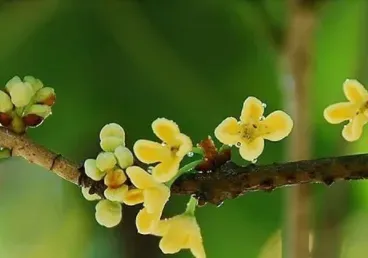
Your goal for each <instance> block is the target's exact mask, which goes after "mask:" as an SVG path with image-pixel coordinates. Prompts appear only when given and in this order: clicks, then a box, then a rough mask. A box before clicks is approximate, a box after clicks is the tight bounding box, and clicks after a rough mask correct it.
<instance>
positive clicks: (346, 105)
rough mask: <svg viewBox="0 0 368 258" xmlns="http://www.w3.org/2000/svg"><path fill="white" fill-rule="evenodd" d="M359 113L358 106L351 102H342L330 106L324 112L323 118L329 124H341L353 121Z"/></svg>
mask: <svg viewBox="0 0 368 258" xmlns="http://www.w3.org/2000/svg"><path fill="white" fill-rule="evenodd" d="M357 111H358V107H357V105H355V104H353V103H350V102H340V103H336V104H332V105H330V106H328V107H327V108H326V109H325V110H324V112H323V116H324V117H325V119H326V120H327V122H329V123H331V124H339V123H341V122H343V121H346V120H349V119H351V118H352V117H353V116H354V115H355V113H356V112H357Z"/></svg>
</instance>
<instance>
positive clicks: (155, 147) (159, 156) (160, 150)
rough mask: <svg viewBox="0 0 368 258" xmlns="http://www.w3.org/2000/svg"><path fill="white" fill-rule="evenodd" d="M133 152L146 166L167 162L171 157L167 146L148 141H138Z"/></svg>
mask: <svg viewBox="0 0 368 258" xmlns="http://www.w3.org/2000/svg"><path fill="white" fill-rule="evenodd" d="M133 150H134V153H135V155H136V156H137V158H138V159H139V160H140V161H142V162H144V163H146V164H151V163H155V162H161V161H164V160H167V159H168V158H169V157H170V155H171V152H170V150H169V149H168V148H167V147H166V146H162V145H161V144H160V143H157V142H153V141H148V140H138V141H136V143H135V144H134V146H133Z"/></svg>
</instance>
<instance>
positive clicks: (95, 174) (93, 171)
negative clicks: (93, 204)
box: [84, 159, 106, 181]
mask: <svg viewBox="0 0 368 258" xmlns="http://www.w3.org/2000/svg"><path fill="white" fill-rule="evenodd" d="M84 172H85V173H86V175H87V176H88V177H89V178H91V179H93V180H94V181H100V180H101V179H102V178H103V177H104V176H105V174H106V172H103V171H101V170H99V169H98V168H97V166H96V160H95V159H87V160H86V161H85V162H84Z"/></svg>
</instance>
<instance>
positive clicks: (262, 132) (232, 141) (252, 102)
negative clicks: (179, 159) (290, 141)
mask: <svg viewBox="0 0 368 258" xmlns="http://www.w3.org/2000/svg"><path fill="white" fill-rule="evenodd" d="M263 113H264V106H263V104H262V102H261V101H260V100H258V99H257V98H255V97H248V98H247V99H246V100H245V101H244V104H243V109H242V112H241V115H240V121H239V122H238V121H237V119H236V118H234V117H228V118H226V119H225V120H224V121H222V122H221V124H220V125H218V126H217V128H216V129H215V136H216V138H217V139H218V140H219V141H220V142H222V143H223V144H227V145H235V146H237V147H238V148H239V151H240V155H241V156H242V158H243V159H245V160H249V161H252V160H254V159H257V158H258V157H259V156H260V155H261V153H262V152H263V149H264V140H265V139H266V140H269V141H280V140H282V139H283V138H285V137H286V136H288V135H289V134H290V132H291V130H292V128H293V120H292V119H291V118H290V116H289V115H288V114H286V113H285V112H283V111H280V110H278V111H274V112H272V113H271V114H269V115H268V116H267V117H266V118H264V117H263Z"/></svg>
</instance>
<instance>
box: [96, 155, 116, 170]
mask: <svg viewBox="0 0 368 258" xmlns="http://www.w3.org/2000/svg"><path fill="white" fill-rule="evenodd" d="M116 162H117V161H116V158H115V155H114V153H112V152H101V153H100V154H98V155H97V158H96V166H97V168H98V169H99V170H101V171H107V170H109V169H113V168H114V167H115V165H116Z"/></svg>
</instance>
